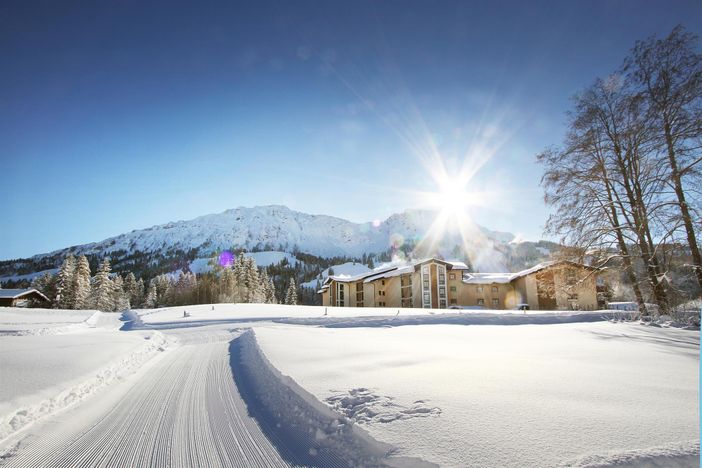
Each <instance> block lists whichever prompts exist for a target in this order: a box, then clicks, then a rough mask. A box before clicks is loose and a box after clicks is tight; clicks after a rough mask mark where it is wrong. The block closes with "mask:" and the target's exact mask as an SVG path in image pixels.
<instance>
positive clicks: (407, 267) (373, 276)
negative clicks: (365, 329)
mask: <svg viewBox="0 0 702 468" xmlns="http://www.w3.org/2000/svg"><path fill="white" fill-rule="evenodd" d="M429 261H435V262H439V263H444V264H446V265H449V266H450V268H451V269H452V270H467V269H468V266H467V265H466V264H465V263H463V262H458V261H450V262H449V261H446V260H439V259H438V258H432V257H429V258H423V259H421V260H415V261H410V262H404V263H399V264H398V263H396V264H392V265H388V266H384V267H383V266H381V267H378V268H376V269H375V270H371V271H367V272H364V273H359V274H356V275H331V276H328V277H327V278H326V279H325V280H324V283H323V284H324V285H328V284H329V283H330V282H331V281H339V282H343V283H353V282H356V281H361V280H363V282H364V283H368V282H370V281H374V280H377V279H380V278H390V277H392V276H399V275H404V274H406V273H412V272H413V271H414V268H415V267H416V266H417V265H421V264H422V263H426V262H429Z"/></svg>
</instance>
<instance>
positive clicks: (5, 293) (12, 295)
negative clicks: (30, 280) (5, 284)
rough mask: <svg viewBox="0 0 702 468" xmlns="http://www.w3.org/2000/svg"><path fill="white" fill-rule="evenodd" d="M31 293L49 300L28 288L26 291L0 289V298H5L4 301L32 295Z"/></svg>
mask: <svg viewBox="0 0 702 468" xmlns="http://www.w3.org/2000/svg"><path fill="white" fill-rule="evenodd" d="M32 293H37V294H39V295H40V296H41V297H43V298H44V299H45V300H47V301H48V300H49V298H47V297H46V296H45V295H43V294H42V293H40V292H39V291H37V290H36V289H34V288H28V289H0V297H2V298H6V299H17V298H18V297H22V296H26V295H27V294H32Z"/></svg>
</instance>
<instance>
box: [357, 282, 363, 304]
mask: <svg viewBox="0 0 702 468" xmlns="http://www.w3.org/2000/svg"><path fill="white" fill-rule="evenodd" d="M356 307H363V281H359V282H358V283H356Z"/></svg>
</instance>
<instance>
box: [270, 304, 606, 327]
mask: <svg viewBox="0 0 702 468" xmlns="http://www.w3.org/2000/svg"><path fill="white" fill-rule="evenodd" d="M385 310H387V311H389V312H392V311H396V315H395V314H392V316H390V317H387V316H386V317H382V316H380V317H379V316H366V317H351V316H347V317H329V316H327V317H310V318H306V317H301V318H296V317H289V318H282V319H277V320H275V321H276V322H279V323H288V324H294V325H316V326H320V327H327V328H355V327H399V326H404V325H439V324H443V325H554V324H559V323H585V322H602V321H605V320H612V319H615V318H617V317H618V313H617V312H610V311H597V312H541V313H539V312H533V311H531V312H530V313H526V314H525V313H523V312H516V311H488V312H468V311H460V312H459V313H455V312H454V313H434V312H433V311H432V312H430V313H427V314H424V315H422V314H416V315H414V314H407V313H406V312H405V311H406V309H385Z"/></svg>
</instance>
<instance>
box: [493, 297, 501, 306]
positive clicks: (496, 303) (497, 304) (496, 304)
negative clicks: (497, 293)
mask: <svg viewBox="0 0 702 468" xmlns="http://www.w3.org/2000/svg"><path fill="white" fill-rule="evenodd" d="M499 305H500V300H499V299H493V300H492V306H493V307H497V306H499Z"/></svg>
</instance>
